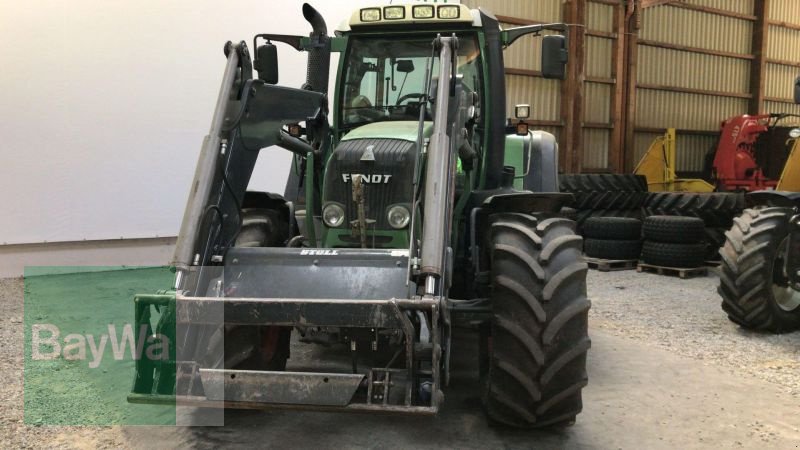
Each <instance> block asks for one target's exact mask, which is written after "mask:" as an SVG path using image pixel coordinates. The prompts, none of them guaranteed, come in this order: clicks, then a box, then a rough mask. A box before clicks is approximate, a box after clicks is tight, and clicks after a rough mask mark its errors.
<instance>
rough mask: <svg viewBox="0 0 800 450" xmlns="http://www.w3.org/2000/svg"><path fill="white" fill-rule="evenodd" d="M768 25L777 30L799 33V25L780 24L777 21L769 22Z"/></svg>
mask: <svg viewBox="0 0 800 450" xmlns="http://www.w3.org/2000/svg"><path fill="white" fill-rule="evenodd" d="M768 23H769V24H770V25H772V26H775V27H779V28H786V29H787V30H795V31H800V25H799V24H796V23H789V22H781V21H779V20H770V21H768Z"/></svg>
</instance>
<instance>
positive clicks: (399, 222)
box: [386, 205, 411, 230]
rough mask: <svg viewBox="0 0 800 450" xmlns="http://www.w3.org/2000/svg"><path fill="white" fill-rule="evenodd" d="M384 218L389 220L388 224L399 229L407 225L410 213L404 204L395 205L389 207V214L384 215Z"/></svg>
mask: <svg viewBox="0 0 800 450" xmlns="http://www.w3.org/2000/svg"><path fill="white" fill-rule="evenodd" d="M386 218H387V220H388V221H389V226H391V227H392V228H394V229H395V230H401V229H403V228H405V227H407V226H408V222H410V221H411V213H409V212H408V208H406V207H405V206H401V205H395V206H392V207H391V208H389V214H387V215H386Z"/></svg>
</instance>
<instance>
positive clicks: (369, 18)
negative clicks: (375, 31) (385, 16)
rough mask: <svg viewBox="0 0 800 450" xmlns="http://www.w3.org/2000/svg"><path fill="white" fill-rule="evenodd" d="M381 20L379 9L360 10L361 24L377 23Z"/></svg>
mask: <svg viewBox="0 0 800 450" xmlns="http://www.w3.org/2000/svg"><path fill="white" fill-rule="evenodd" d="M380 20H381V9H380V8H364V9H362V10H361V21H362V22H379V21H380Z"/></svg>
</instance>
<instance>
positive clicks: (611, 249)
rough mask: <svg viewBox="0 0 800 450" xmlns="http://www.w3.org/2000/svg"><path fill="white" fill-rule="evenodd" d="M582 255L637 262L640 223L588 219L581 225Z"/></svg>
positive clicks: (640, 233)
mask: <svg viewBox="0 0 800 450" xmlns="http://www.w3.org/2000/svg"><path fill="white" fill-rule="evenodd" d="M583 235H584V241H583V253H584V254H585V255H586V256H588V257H590V258H597V259H607V260H617V261H622V260H638V259H639V254H640V253H641V251H642V222H641V221H640V220H638V219H632V218H625V217H590V218H589V219H587V220H586V221H585V222H584V224H583Z"/></svg>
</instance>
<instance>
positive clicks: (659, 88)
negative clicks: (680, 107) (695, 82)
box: [636, 83, 753, 99]
mask: <svg viewBox="0 0 800 450" xmlns="http://www.w3.org/2000/svg"><path fill="white" fill-rule="evenodd" d="M636 87H638V88H639V89H647V90H651V91H667V92H677V93H680V94H698V95H712V96H714V97H730V98H744V99H752V98H753V95H752V94H749V93H748V94H743V93H740V92H725V91H713V90H708V89H694V88H686V87H680V86H669V85H666V84H645V83H638V84H637V85H636Z"/></svg>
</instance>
